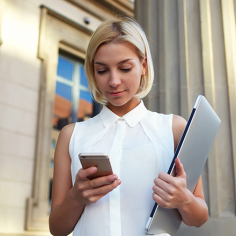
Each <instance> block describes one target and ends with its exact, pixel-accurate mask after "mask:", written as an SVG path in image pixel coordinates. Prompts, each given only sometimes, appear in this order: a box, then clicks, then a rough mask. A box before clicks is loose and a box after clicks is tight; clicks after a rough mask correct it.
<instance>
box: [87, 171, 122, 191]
mask: <svg viewBox="0 0 236 236" xmlns="http://www.w3.org/2000/svg"><path fill="white" fill-rule="evenodd" d="M117 179H118V176H117V175H115V174H113V175H108V176H103V177H99V178H95V179H93V180H89V181H87V185H88V187H89V188H97V187H100V186H102V185H107V184H110V183H112V182H113V181H115V180H117Z"/></svg>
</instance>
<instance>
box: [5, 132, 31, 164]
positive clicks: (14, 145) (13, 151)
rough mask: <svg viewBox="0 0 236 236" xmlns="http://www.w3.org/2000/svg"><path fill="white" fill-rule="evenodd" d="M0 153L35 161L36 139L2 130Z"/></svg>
mask: <svg viewBox="0 0 236 236" xmlns="http://www.w3.org/2000/svg"><path fill="white" fill-rule="evenodd" d="M0 140H1V142H0V153H1V154H6V155H8V154H9V155H11V156H19V157H24V158H28V159H31V160H33V159H34V153H35V138H33V137H30V136H25V135H21V134H18V133H14V132H9V131H8V130H3V129H0Z"/></svg>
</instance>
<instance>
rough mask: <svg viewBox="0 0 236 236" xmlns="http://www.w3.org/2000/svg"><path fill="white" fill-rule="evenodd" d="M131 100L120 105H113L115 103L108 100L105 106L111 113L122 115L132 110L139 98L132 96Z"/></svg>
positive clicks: (138, 102) (137, 103)
mask: <svg viewBox="0 0 236 236" xmlns="http://www.w3.org/2000/svg"><path fill="white" fill-rule="evenodd" d="M131 100H132V101H131ZM131 100H130V101H128V102H127V103H125V104H123V105H120V106H115V105H113V104H111V103H109V102H108V103H107V105H106V106H107V107H108V108H109V109H110V110H111V111H112V112H113V113H115V114H116V115H117V116H119V117H122V116H124V115H125V114H127V113H128V112H130V111H132V110H133V109H134V108H135V107H136V106H138V105H139V104H140V102H141V100H140V99H139V98H133V99H131Z"/></svg>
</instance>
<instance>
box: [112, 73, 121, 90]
mask: <svg viewBox="0 0 236 236" xmlns="http://www.w3.org/2000/svg"><path fill="white" fill-rule="evenodd" d="M120 83H121V81H120V78H119V75H118V74H117V73H116V72H111V73H110V78H109V85H110V86H111V87H116V86H118V85H119V84H120Z"/></svg>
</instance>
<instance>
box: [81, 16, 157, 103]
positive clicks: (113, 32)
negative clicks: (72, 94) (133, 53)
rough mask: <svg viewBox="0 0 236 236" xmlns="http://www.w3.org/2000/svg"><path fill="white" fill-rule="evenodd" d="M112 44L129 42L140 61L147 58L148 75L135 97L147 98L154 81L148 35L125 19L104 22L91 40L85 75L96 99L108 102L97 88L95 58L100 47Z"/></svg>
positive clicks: (142, 78) (86, 58) (130, 19)
mask: <svg viewBox="0 0 236 236" xmlns="http://www.w3.org/2000/svg"><path fill="white" fill-rule="evenodd" d="M111 42H115V43H123V42H129V43H131V44H132V45H133V46H134V47H135V48H136V49H137V53H138V56H139V58H140V60H141V59H145V58H146V57H147V69H146V74H145V75H142V77H141V82H140V88H139V91H138V93H137V94H136V95H135V97H138V98H143V97H145V96H146V95H147V94H148V93H149V92H150V90H151V88H152V84H153V80H154V70H153V63H152V57H151V52H150V48H149V44H148V41H147V38H146V35H145V33H144V31H143V30H142V28H141V27H140V25H139V24H138V23H137V22H136V21H135V20H134V19H132V18H129V17H125V18H120V19H115V20H108V21H105V22H103V23H102V24H101V25H100V26H99V27H98V28H97V29H96V31H95V32H94V33H93V35H92V37H91V39H90V42H89V45H88V48H87V53H86V57H85V73H86V76H87V80H88V85H89V88H90V91H91V93H92V95H93V97H94V99H95V100H96V101H97V102H99V103H102V104H105V103H106V102H107V100H106V98H105V97H104V96H103V94H102V93H101V91H100V90H99V88H98V86H97V82H96V79H95V73H94V57H95V54H96V52H97V50H98V48H99V46H100V45H102V44H105V43H111Z"/></svg>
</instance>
